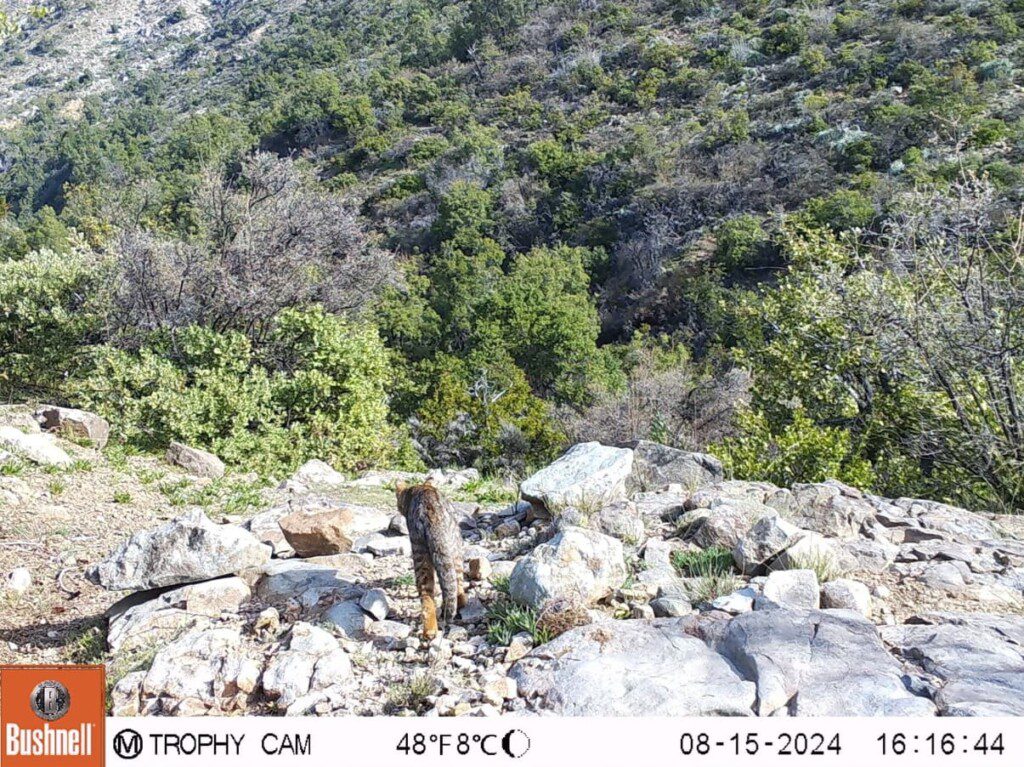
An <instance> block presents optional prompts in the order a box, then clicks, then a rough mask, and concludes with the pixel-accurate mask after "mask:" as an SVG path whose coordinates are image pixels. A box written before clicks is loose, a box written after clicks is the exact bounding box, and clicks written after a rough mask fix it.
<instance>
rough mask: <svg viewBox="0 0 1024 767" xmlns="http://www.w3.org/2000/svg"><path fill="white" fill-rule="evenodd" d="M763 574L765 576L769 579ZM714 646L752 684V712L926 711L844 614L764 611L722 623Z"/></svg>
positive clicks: (895, 667)
mask: <svg viewBox="0 0 1024 767" xmlns="http://www.w3.org/2000/svg"><path fill="white" fill-rule="evenodd" d="M769 578H771V576H769ZM714 644H715V647H716V649H717V650H718V651H719V652H720V653H721V654H722V655H723V656H725V658H727V659H728V660H729V661H730V662H731V664H732V667H733V668H736V669H737V670H738V671H739V672H740V673H741V674H742V675H743V677H744V678H745V679H749V680H752V681H754V682H755V683H756V685H757V704H756V710H757V713H758V714H760V715H761V716H768V715H775V714H778V713H781V714H789V715H790V716H929V715H932V714H934V712H935V707H934V706H933V705H932V703H931V701H929V700H927V699H926V698H920V697H917V696H915V695H914V694H913V693H911V692H910V691H909V690H908V689H907V688H906V686H905V685H904V683H903V680H902V676H903V671H902V669H901V668H900V665H899V664H898V663H897V662H896V661H895V660H894V659H893V658H892V656H891V655H889V653H888V652H887V651H886V649H885V647H884V646H883V645H882V643H881V642H880V641H879V639H878V636H877V635H876V633H875V629H874V627H873V626H872V625H871V624H870V623H869V622H867V621H865V620H864V619H863V618H860V617H859V616H854V615H853V614H851V613H846V612H841V613H840V612H822V611H819V610H767V611H756V612H752V613H746V614H744V615H740V616H738V617H736V618H734V619H733V620H732V621H730V622H729V624H728V627H727V628H726V629H725V631H724V633H723V634H722V636H721V637H719V638H717V639H715V640H714Z"/></svg>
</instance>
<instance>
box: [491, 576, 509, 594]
mask: <svg viewBox="0 0 1024 767" xmlns="http://www.w3.org/2000/svg"><path fill="white" fill-rule="evenodd" d="M491 585H492V586H493V587H494V590H495V591H497V592H498V593H499V594H501V595H502V596H505V597H507V596H508V595H509V588H510V587H509V582H508V576H507V575H495V576H493V577H492V578H491Z"/></svg>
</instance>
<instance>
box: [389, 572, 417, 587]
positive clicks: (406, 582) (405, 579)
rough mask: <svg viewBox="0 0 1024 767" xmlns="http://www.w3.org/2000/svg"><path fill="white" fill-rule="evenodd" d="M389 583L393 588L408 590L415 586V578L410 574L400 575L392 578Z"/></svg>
mask: <svg viewBox="0 0 1024 767" xmlns="http://www.w3.org/2000/svg"><path fill="white" fill-rule="evenodd" d="M391 583H392V584H393V585H395V586H403V587H406V588H408V587H409V586H413V585H415V584H416V578H415V576H414V575H413V574H412V573H402V574H401V575H399V576H397V577H395V578H392V579H391Z"/></svg>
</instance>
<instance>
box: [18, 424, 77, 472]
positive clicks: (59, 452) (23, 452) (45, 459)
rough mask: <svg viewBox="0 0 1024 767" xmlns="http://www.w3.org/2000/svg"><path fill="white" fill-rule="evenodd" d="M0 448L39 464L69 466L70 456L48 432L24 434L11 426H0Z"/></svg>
mask: <svg viewBox="0 0 1024 767" xmlns="http://www.w3.org/2000/svg"><path fill="white" fill-rule="evenodd" d="M0 448H2V449H4V450H8V451H10V452H12V453H14V454H15V455H17V456H20V457H21V458H24V459H25V460H28V461H32V463H37V464H39V465H40V466H70V465H71V463H72V460H71V456H69V455H68V454H67V453H65V452H64V450H63V449H62V448H61V447H60V446H59V445H57V443H56V442H55V441H54V439H53V437H52V436H51V435H49V434H40V433H38V432H36V433H33V434H26V433H25V432H23V431H21V430H19V429H16V428H14V427H13V426H0Z"/></svg>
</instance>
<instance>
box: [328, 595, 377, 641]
mask: <svg viewBox="0 0 1024 767" xmlns="http://www.w3.org/2000/svg"><path fill="white" fill-rule="evenodd" d="M324 620H325V621H326V622H327V623H329V624H331V625H332V626H333V627H334V628H336V629H338V630H339V631H340V632H341V633H342V634H344V635H345V636H347V637H349V638H351V639H362V638H363V637H364V636H365V635H366V629H367V627H368V626H369V624H370V619H369V618H367V617H366V613H364V612H363V610H362V608H361V607H360V606H359V605H358V604H356V603H355V602H339V603H338V604H336V605H334V606H333V607H332V608H331V609H330V610H328V611H327V612H326V613H324Z"/></svg>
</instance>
